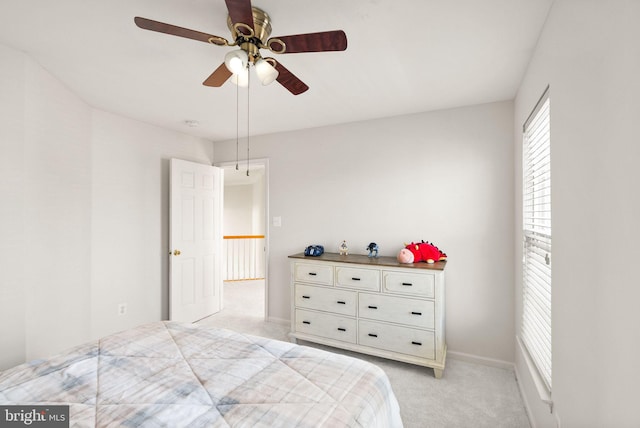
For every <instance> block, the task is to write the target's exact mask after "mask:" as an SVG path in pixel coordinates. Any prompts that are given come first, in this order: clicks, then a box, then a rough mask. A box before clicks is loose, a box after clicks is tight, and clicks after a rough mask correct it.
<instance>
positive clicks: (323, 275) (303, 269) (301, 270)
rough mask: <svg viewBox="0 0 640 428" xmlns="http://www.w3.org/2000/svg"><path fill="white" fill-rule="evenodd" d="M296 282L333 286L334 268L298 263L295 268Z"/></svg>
mask: <svg viewBox="0 0 640 428" xmlns="http://www.w3.org/2000/svg"><path fill="white" fill-rule="evenodd" d="M294 278H295V280H296V281H303V282H313V283H315V284H324V285H333V266H329V265H319V264H313V263H296V264H295V267H294Z"/></svg>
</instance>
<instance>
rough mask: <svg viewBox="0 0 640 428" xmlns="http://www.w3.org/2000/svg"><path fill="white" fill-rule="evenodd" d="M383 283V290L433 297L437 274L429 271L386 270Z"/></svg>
mask: <svg viewBox="0 0 640 428" xmlns="http://www.w3.org/2000/svg"><path fill="white" fill-rule="evenodd" d="M382 284H383V285H382V290H383V291H385V292H389V293H402V294H411V295H415V296H422V297H433V296H434V287H435V276H434V275H433V274H428V273H427V274H416V273H408V272H398V271H384V272H383V273H382Z"/></svg>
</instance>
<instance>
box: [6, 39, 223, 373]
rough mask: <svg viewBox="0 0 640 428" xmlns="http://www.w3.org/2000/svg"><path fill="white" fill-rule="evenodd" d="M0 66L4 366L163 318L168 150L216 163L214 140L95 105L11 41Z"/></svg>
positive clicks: (165, 299)
mask: <svg viewBox="0 0 640 428" xmlns="http://www.w3.org/2000/svg"><path fill="white" fill-rule="evenodd" d="M0 63H1V64H2V67H0V95H1V96H0V159H1V160H0V166H1V167H2V168H0V183H1V184H0V200H1V201H2V205H1V206H2V208H0V228H1V229H0V232H1V233H2V235H1V237H2V239H0V298H1V299H0V314H1V315H0V317H1V318H0V321H1V322H0V345H1V348H0V369H3V368H7V367H10V366H12V365H15V364H17V363H19V362H23V361H25V360H30V359H33V358H39V357H44V356H48V355H51V354H53V353H56V352H59V351H62V350H64V349H66V348H68V347H71V346H74V345H77V344H79V343H82V342H84V341H86V340H88V339H89V338H91V337H97V336H100V335H103V334H106V333H110V332H112V331H115V330H118V329H122V328H128V327H131V326H134V325H136V324H139V323H141V322H146V321H153V320H159V319H161V318H165V317H166V315H167V301H168V297H167V296H168V290H167V283H168V279H167V275H168V273H167V260H166V259H167V257H166V256H165V254H166V252H167V249H168V159H169V158H171V157H174V156H175V157H181V158H183V159H187V160H195V161H200V162H203V163H208V164H211V160H212V144H211V143H210V142H207V141H204V140H200V139H195V138H192V137H187V136H185V135H183V134H179V133H175V132H170V131H164V130H160V129H158V128H155V127H152V126H149V125H145V124H141V123H138V122H135V121H132V120H129V119H125V118H122V117H118V116H115V115H111V114H108V113H104V112H100V111H97V110H94V109H92V108H91V107H90V106H88V105H87V104H86V103H84V102H83V101H82V100H81V99H79V98H78V97H77V96H76V95H74V94H73V93H71V92H70V91H69V90H68V89H67V88H66V87H64V86H63V85H62V84H61V83H60V82H59V81H58V80H57V79H55V78H54V77H52V76H51V75H50V74H49V73H48V72H47V71H45V70H44V69H43V68H42V67H40V66H39V65H38V64H36V63H35V62H34V61H33V60H31V59H30V58H28V57H27V56H25V55H23V54H21V53H19V52H16V51H15V50H12V49H10V48H8V47H5V46H0ZM122 301H126V302H127V303H128V306H129V314H128V315H125V316H121V317H118V316H117V315H116V308H117V303H114V302H118V303H119V302H122Z"/></svg>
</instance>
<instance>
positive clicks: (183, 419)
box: [0, 322, 402, 428]
mask: <svg viewBox="0 0 640 428" xmlns="http://www.w3.org/2000/svg"><path fill="white" fill-rule="evenodd" d="M0 404H2V405H10V404H15V405H34V406H35V405H43V404H49V405H69V419H70V423H71V426H79V427H93V426H99V427H111V426H113V427H115V426H124V427H127V426H128V427H145V426H153V427H156V426H158V427H161V426H167V427H183V426H190V427H320V426H322V427H324V426H326V427H332V428H333V427H366V428H370V427H402V421H401V419H400V411H399V407H398V402H397V400H396V397H395V396H394V394H393V391H392V389H391V385H390V383H389V379H388V378H387V376H386V374H385V373H384V372H383V371H382V370H381V369H380V368H379V367H377V366H375V365H373V364H370V363H368V362H366V361H362V360H359V359H356V358H351V357H347V356H344V355H338V354H334V353H331V352H326V351H322V350H319V349H315V348H310V347H305V346H300V345H296V344H293V343H288V342H282V341H277V340H272V339H267V338H262V337H257V336H250V335H245V334H240V333H237V332H233V331H230V330H226V329H219V328H213V327H205V326H197V325H194V324H183V323H174V322H156V323H151V324H145V325H142V326H140V327H137V328H134V329H131V330H127V331H123V332H120V333H116V334H113V335H110V336H107V337H105V338H103V339H100V340H98V341H95V342H92V343H87V344H84V345H81V346H78V347H75V348H73V349H71V350H69V351H68V352H66V353H63V354H60V355H57V356H54V357H52V358H50V359H46V360H36V361H32V362H29V363H25V364H22V365H20V366H17V367H14V368H12V369H9V370H6V371H4V372H0Z"/></svg>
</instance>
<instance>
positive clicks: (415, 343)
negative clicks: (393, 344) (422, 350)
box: [411, 342, 422, 346]
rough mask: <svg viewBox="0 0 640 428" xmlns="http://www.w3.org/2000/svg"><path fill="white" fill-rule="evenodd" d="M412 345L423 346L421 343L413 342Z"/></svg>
mask: <svg viewBox="0 0 640 428" xmlns="http://www.w3.org/2000/svg"><path fill="white" fill-rule="evenodd" d="M411 344H412V345H418V346H422V343H420V342H411Z"/></svg>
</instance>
